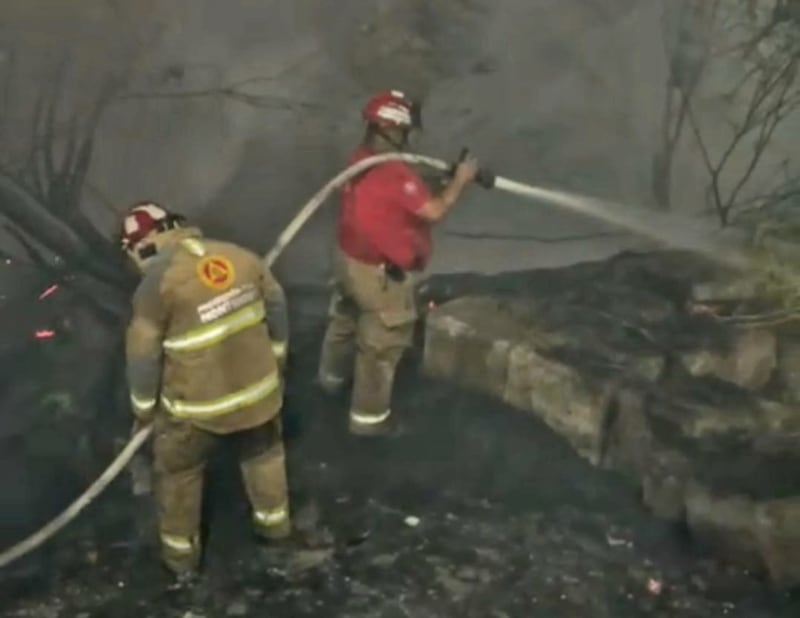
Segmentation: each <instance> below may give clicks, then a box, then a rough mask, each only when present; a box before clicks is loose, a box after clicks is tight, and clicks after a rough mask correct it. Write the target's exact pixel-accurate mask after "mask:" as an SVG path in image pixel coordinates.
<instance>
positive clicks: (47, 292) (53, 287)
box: [39, 283, 58, 300]
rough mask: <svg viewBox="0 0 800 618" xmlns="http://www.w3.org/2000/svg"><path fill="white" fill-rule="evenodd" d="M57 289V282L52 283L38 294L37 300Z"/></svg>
mask: <svg viewBox="0 0 800 618" xmlns="http://www.w3.org/2000/svg"><path fill="white" fill-rule="evenodd" d="M57 290H58V284H57V283H54V284H53V285H51V286H50V287H49V288H47V289H46V290H45V291H44V292H42V293H41V294H39V300H44V299H45V298H47V297H48V296H50V295H51V294H54V293H55V292H56V291H57Z"/></svg>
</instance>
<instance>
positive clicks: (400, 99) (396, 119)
mask: <svg viewBox="0 0 800 618" xmlns="http://www.w3.org/2000/svg"><path fill="white" fill-rule="evenodd" d="M361 115H362V117H363V118H364V120H365V121H366V122H367V123H369V124H372V125H376V126H378V127H382V128H401V129H418V128H421V126H422V116H421V110H420V105H419V104H418V103H416V102H415V101H413V100H411V99H410V98H409V97H407V96H406V95H405V94H404V93H402V92H400V91H399V90H387V91H385V92H380V93H378V94H376V95H375V96H373V97H372V98H371V99H370V100H369V101H367V104H366V105H365V106H364V109H363V110H362V112H361Z"/></svg>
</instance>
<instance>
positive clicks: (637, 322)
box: [422, 252, 800, 584]
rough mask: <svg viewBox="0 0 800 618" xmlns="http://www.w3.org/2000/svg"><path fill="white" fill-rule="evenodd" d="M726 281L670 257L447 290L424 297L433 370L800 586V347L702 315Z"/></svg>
mask: <svg viewBox="0 0 800 618" xmlns="http://www.w3.org/2000/svg"><path fill="white" fill-rule="evenodd" d="M720 276H721V273H719V272H718V271H717V270H716V269H715V268H713V267H712V266H710V265H709V264H707V263H705V262H703V261H701V260H699V259H698V258H696V257H693V256H690V255H687V254H682V253H675V252H664V253H654V254H646V255H638V254H622V255H620V256H617V257H615V258H613V259H611V260H608V261H605V262H598V263H590V264H581V265H577V266H574V267H570V268H565V269H557V270H549V271H532V272H520V273H508V274H503V275H497V276H494V277H480V276H474V275H464V276H453V277H444V278H439V279H436V278H435V279H433V280H432V281H430V282H429V283H428V284H427V285H426V287H425V289H423V290H422V293H423V295H425V296H426V297H427V298H428V299H429V300H430V303H431V305H430V306H431V307H435V308H434V309H433V310H431V311H430V312H429V314H428V317H427V323H426V332H425V348H424V360H423V363H424V368H425V370H426V372H427V373H429V374H430V375H432V376H435V377H439V378H445V379H448V380H454V381H456V382H458V383H461V384H463V385H464V386H467V387H470V388H475V389H479V390H481V391H484V392H488V393H491V394H493V395H494V396H496V397H498V398H499V399H502V400H503V401H505V402H507V403H509V404H511V405H513V406H514V407H516V408H518V409H520V410H522V411H525V412H527V413H529V414H532V415H534V416H536V417H538V418H539V419H541V420H542V421H544V423H546V424H547V425H548V426H549V427H550V428H551V429H553V430H554V431H556V432H557V433H559V434H561V435H562V436H563V437H564V438H565V439H566V440H568V441H569V443H570V444H571V445H572V446H573V448H574V449H575V450H576V452H578V453H579V454H580V455H581V456H583V457H585V458H586V459H588V460H589V461H591V462H592V463H593V464H595V465H597V466H604V467H608V468H614V469H617V470H621V471H624V472H627V473H628V474H629V475H630V477H631V478H632V479H635V482H636V483H637V484H638V486H639V488H640V490H641V495H642V498H643V501H644V503H645V504H646V505H647V506H648V507H649V508H650V509H652V511H653V512H654V513H655V514H656V515H657V516H659V517H662V518H665V519H669V520H673V521H675V522H680V523H685V524H686V525H687V526H688V528H689V530H690V531H691V533H692V534H693V536H694V537H695V538H696V539H697V540H698V541H700V542H701V543H703V544H706V545H708V546H709V547H711V548H713V549H714V550H715V551H716V552H717V553H718V554H719V555H721V556H723V557H724V558H727V559H729V560H733V561H735V562H738V563H740V564H742V565H744V566H745V567H746V568H748V569H750V570H752V571H765V572H767V573H768V574H769V575H770V577H771V578H772V580H773V581H774V582H776V583H778V584H797V583H800V403H799V402H800V378H798V376H800V343H798V340H797V339H794V338H792V337H790V336H789V335H788V334H787V333H786V332H785V330H784V331H781V332H780V333H778V332H776V331H775V330H774V328H773V327H772V326H768V325H765V326H758V325H757V324H755V323H753V322H752V321H748V322H747V323H745V324H742V323H738V322H737V321H736V319H734V318H730V317H729V318H721V317H719V316H717V315H714V314H713V312H709V311H698V310H697V305H696V304H694V303H696V301H697V300H698V299H699V298H703V300H704V301H711V300H714V299H719V294H718V293H717V294H715V293H714V292H713V289H714V286H713V285H709V284H708V281H711V280H717V279H718V278H719V277H720ZM744 287H747V286H744ZM723 288H725V289H728V291H730V290H729V288H730V286H729V285H727V286H726V285H723V286H717V289H723ZM738 295H740V294H738ZM736 296H737V294H729V297H731V298H735V297H736ZM729 300H730V299H729ZM701 308H702V307H701Z"/></svg>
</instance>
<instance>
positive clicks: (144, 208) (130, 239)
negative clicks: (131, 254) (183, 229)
mask: <svg viewBox="0 0 800 618" xmlns="http://www.w3.org/2000/svg"><path fill="white" fill-rule="evenodd" d="M182 220H183V217H181V216H180V215H175V214H173V213H170V212H169V211H168V210H166V209H165V208H162V207H161V206H159V205H158V204H155V203H153V202H140V203H138V204H135V205H134V206H132V207H131V208H130V209H129V210H128V214H126V215H125V219H123V221H122V230H121V232H120V244H121V245H122V249H123V250H124V251H130V250H132V249H133V248H134V247H135V246H136V245H137V244H139V243H140V242H141V241H142V240H144V239H145V238H146V237H148V236H149V235H150V234H151V233H152V232H156V233H158V232H163V231H166V230H168V229H172V228H174V227H175V225H176V224H177V223H180V222H181V221H182Z"/></svg>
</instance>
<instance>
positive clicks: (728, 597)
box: [0, 293, 800, 618]
mask: <svg viewBox="0 0 800 618" xmlns="http://www.w3.org/2000/svg"><path fill="white" fill-rule="evenodd" d="M292 302H293V305H294V311H293V315H294V316H295V319H294V327H295V329H294V330H295V335H294V339H293V348H294V352H293V358H292V362H291V380H290V384H289V389H288V396H287V406H286V426H287V441H288V446H289V460H290V461H289V473H290V476H291V483H292V491H293V501H294V508H295V520H296V523H297V525H298V527H299V528H300V529H301V530H302V537H303V538H304V539H305V540H304V541H303V542H302V543H300V542H298V543H296V544H290V545H289V546H285V547H269V546H267V547H263V546H258V545H256V544H255V543H253V539H252V537H251V536H250V534H249V531H248V528H247V526H246V521H247V519H246V517H247V514H246V503H245V501H244V499H243V495H242V490H241V487H240V483H239V481H238V480H237V474H236V468H235V463H234V462H233V461H232V460H231V457H230V456H229V454H228V453H226V452H225V451H222V452H221V453H220V456H219V457H218V459H217V460H216V461H215V462H214V465H213V466H212V470H211V475H210V479H209V491H208V522H209V528H210V530H209V537H208V547H207V555H206V562H205V574H204V577H203V580H202V581H201V583H200V585H199V586H197V587H196V588H195V589H194V590H193V591H170V590H168V589H166V588H165V580H164V579H163V577H162V574H161V572H160V571H159V567H158V566H157V561H156V555H155V552H154V545H153V537H152V532H153V531H152V525H153V520H152V510H151V506H152V505H151V504H150V503H149V501H148V500H147V499H143V498H136V499H135V498H132V497H131V495H130V487H129V483H128V480H127V478H123V479H121V480H120V481H119V482H117V483H116V485H115V486H113V487H112V489H111V490H110V491H109V492H108V493H107V494H106V495H104V496H103V497H101V498H100V499H99V500H98V501H97V503H96V504H94V505H93V506H92V507H91V509H90V510H89V511H88V512H86V513H85V514H84V515H83V516H82V517H81V518H80V519H79V520H78V521H77V522H76V523H75V524H73V525H72V526H70V527H69V528H68V529H67V530H65V531H64V532H62V533H61V534H60V535H59V536H58V537H56V538H55V539H54V540H53V541H51V542H50V543H49V544H48V545H47V546H46V547H44V548H43V549H41V550H40V551H39V552H37V553H36V554H34V555H31V556H29V557H27V558H25V559H23V560H22V561H20V562H18V563H16V564H14V565H12V566H11V567H9V568H8V569H7V570H6V572H5V573H4V576H3V578H2V581H1V582H0V599H1V602H2V605H1V606H0V612H2V614H0V615H3V616H9V617H13V616H19V617H22V616H27V617H31V618H33V617H40V616H41V617H45V616H46V617H57V616H64V617H70V618H74V617H78V616H81V617H83V618H90V617H95V616H96V617H100V616H112V615H113V616H142V615H147V616H154V617H155V616H165V617H166V616H175V617H179V618H190V617H192V616H194V617H196V618H197V617H215V616H249V615H252V616H255V615H264V613H268V614H269V613H271V614H273V615H284V616H325V617H328V616H353V617H355V616H386V617H394V616H397V617H403V616H409V617H411V616H413V617H414V618H422V617H425V616H431V617H433V616H436V617H439V616H455V615H458V616H475V617H478V616H480V617H484V616H486V617H498V618H500V617H509V618H516V617H523V616H531V615H536V616H563V615H567V614H569V615H580V616H587V617H589V616H591V617H603V616H609V617H611V616H613V617H620V616H664V617H666V616H674V615H676V614H678V613H679V614H680V615H682V616H690V617H691V616H696V617H701V616H703V617H704V616H723V615H726V616H741V617H745V616H746V617H747V618H754V617H764V618H768V617H769V618H778V617H782V616H786V617H788V616H796V615H797V612H798V611H800V605H798V602H799V601H798V599H793V598H792V597H791V596H790V595H787V594H784V593H781V594H778V593H773V592H770V591H769V590H768V589H767V588H766V587H765V586H764V585H763V584H762V583H761V582H759V581H758V580H756V579H755V578H753V577H751V576H749V575H748V574H746V573H743V572H741V571H739V570H737V569H734V568H731V567H724V566H721V565H719V564H718V563H716V562H715V561H714V560H713V559H711V558H710V557H709V556H707V555H704V554H701V553H699V552H698V551H697V550H695V549H693V548H692V547H691V546H690V545H689V544H687V543H686V542H685V541H684V540H683V539H682V537H681V535H680V534H679V532H678V531H676V530H674V529H672V528H670V527H668V526H667V525H666V524H663V523H659V522H658V521H656V520H655V519H654V518H652V517H651V516H650V514H648V513H647V512H645V510H644V509H643V508H641V507H640V505H639V502H638V499H637V496H636V495H635V492H634V491H633V490H632V488H631V486H630V485H629V484H627V483H626V482H625V481H624V480H623V479H622V478H620V477H617V476H616V475H614V474H612V473H609V472H604V471H601V470H598V469H596V468H593V467H591V466H590V465H589V464H588V463H586V462H584V461H583V460H581V459H579V458H578V457H577V456H576V455H575V454H574V453H573V451H572V449H571V448H570V447H569V446H568V445H567V444H566V442H565V441H564V440H562V439H561V438H559V437H558V436H556V435H555V434H554V433H553V432H552V431H551V430H549V429H548V428H547V427H545V425H544V424H542V423H541V422H539V421H538V420H536V419H533V418H530V417H527V416H525V415H521V414H519V413H518V412H516V411H513V410H512V409H511V408H508V407H506V406H505V405H504V404H501V403H498V402H496V401H494V400H491V399H489V398H486V397H484V396H481V395H476V394H473V393H468V392H465V391H463V390H461V389H458V388H455V387H451V386H447V385H444V384H441V383H437V382H433V381H431V380H428V379H426V378H424V377H422V376H421V375H420V374H419V371H418V360H419V359H418V358H410V359H409V361H408V362H407V364H406V366H405V367H404V371H403V373H402V376H401V383H400V385H399V389H398V397H397V401H396V403H395V409H396V411H397V413H398V414H400V415H402V417H403V418H404V419H405V420H407V421H408V425H409V429H410V432H409V433H408V434H407V435H406V436H403V437H401V438H399V439H397V440H395V441H391V442H366V443H364V442H361V441H356V440H354V439H353V438H350V437H349V436H348V435H347V433H346V431H345V428H346V423H345V412H346V408H345V402H344V401H341V400H340V401H329V400H326V399H324V398H323V397H321V396H320V395H319V394H318V393H317V392H316V391H315V390H314V389H313V388H312V386H311V385H312V382H313V375H314V365H315V360H316V353H317V350H318V347H319V342H320V337H321V332H322V320H323V318H324V315H323V311H322V310H323V308H324V304H323V302H322V301H321V298H320V296H319V295H318V294H317V295H310V294H305V293H304V294H302V295H298V294H294V295H293V297H292ZM58 464H59V462H58V461H57V460H53V465H54V466H57V465H58ZM15 465H17V466H20V467H24V466H25V463H24V460H22V459H20V460H17V461H16V462H15ZM33 480H34V481H35V480H37V479H33ZM49 487H50V488H51V489H55V488H56V483H55V482H54V479H51V482H50V486H49ZM13 498H14V496H9V499H10V500H13ZM63 498H64V496H63V493H62V497H61V499H62V500H63ZM53 506H54V505H53V504H49V505H48V506H47V507H46V508H49V509H51V514H54V511H52V509H53ZM42 516H43V514H42V513H38V514H37V518H38V519H39V520H41V518H42ZM409 518H418V521H417V520H415V519H409ZM365 524H366V526H367V530H368V534H367V535H366V538H364V535H363V534H362V530H363V526H364V525H365ZM31 527H32V526H31ZM659 584H661V585H662V590H661V592H660V594H656V593H655V592H658V591H657V586H658V585H659ZM648 588H652V589H653V590H654V591H651V590H648Z"/></svg>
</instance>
